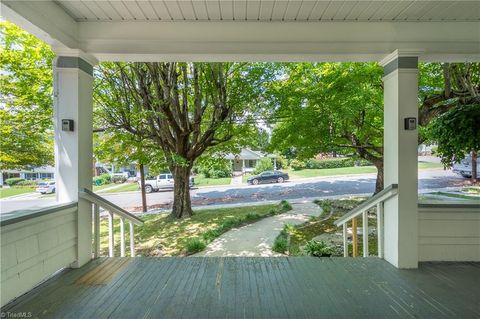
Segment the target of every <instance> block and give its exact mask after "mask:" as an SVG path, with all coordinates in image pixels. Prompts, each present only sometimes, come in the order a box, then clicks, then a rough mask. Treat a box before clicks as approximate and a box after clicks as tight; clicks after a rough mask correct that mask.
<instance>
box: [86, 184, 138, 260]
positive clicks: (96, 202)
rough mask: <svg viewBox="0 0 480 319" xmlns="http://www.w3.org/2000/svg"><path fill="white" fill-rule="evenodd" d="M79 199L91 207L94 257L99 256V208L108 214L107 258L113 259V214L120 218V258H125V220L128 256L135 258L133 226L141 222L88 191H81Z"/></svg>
mask: <svg viewBox="0 0 480 319" xmlns="http://www.w3.org/2000/svg"><path fill="white" fill-rule="evenodd" d="M79 197H80V198H83V199H85V200H87V201H89V202H90V203H92V206H93V229H94V231H93V236H94V237H93V238H94V257H95V258H97V257H98V256H99V254H100V208H103V209H105V210H106V211H107V213H108V256H109V257H114V247H115V245H114V223H113V221H114V220H113V218H114V214H116V215H118V216H119V217H120V256H121V257H125V219H127V220H128V222H129V226H130V227H129V228H130V256H131V257H135V238H134V230H133V225H134V224H135V225H141V224H143V220H142V219H140V218H138V217H137V216H135V215H133V214H131V213H129V212H127V211H126V210H124V209H123V208H120V207H118V206H117V205H115V204H113V203H111V202H109V201H107V200H106V199H105V198H103V197H101V196H98V195H97V194H95V193H93V192H92V191H90V190H88V189H85V188H83V189H81V190H80V192H79Z"/></svg>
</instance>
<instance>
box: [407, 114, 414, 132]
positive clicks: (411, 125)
mask: <svg viewBox="0 0 480 319" xmlns="http://www.w3.org/2000/svg"><path fill="white" fill-rule="evenodd" d="M416 128H417V119H416V118H414V117H406V118H405V130H407V131H411V130H414V129H416Z"/></svg>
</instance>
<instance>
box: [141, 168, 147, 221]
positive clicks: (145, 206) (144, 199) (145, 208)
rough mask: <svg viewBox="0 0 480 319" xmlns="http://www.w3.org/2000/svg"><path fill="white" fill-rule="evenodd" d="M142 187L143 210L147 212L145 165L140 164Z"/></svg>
mask: <svg viewBox="0 0 480 319" xmlns="http://www.w3.org/2000/svg"><path fill="white" fill-rule="evenodd" d="M140 188H141V189H142V211H143V212H144V213H146V212H147V194H146V193H145V167H144V166H143V164H140Z"/></svg>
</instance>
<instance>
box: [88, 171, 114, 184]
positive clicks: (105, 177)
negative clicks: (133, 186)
mask: <svg viewBox="0 0 480 319" xmlns="http://www.w3.org/2000/svg"><path fill="white" fill-rule="evenodd" d="M92 182H93V185H96V186H100V185H105V184H110V183H111V182H112V177H111V176H110V174H107V173H105V174H102V175H100V176H95V177H94V178H93V179H92Z"/></svg>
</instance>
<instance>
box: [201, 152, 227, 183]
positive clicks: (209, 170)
mask: <svg viewBox="0 0 480 319" xmlns="http://www.w3.org/2000/svg"><path fill="white" fill-rule="evenodd" d="M196 170H197V171H198V172H199V173H201V174H203V175H204V176H205V177H206V178H224V177H229V176H231V175H232V166H231V164H230V161H229V160H226V159H224V158H219V157H204V158H201V159H200V160H199V161H198V162H197V165H196Z"/></svg>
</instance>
